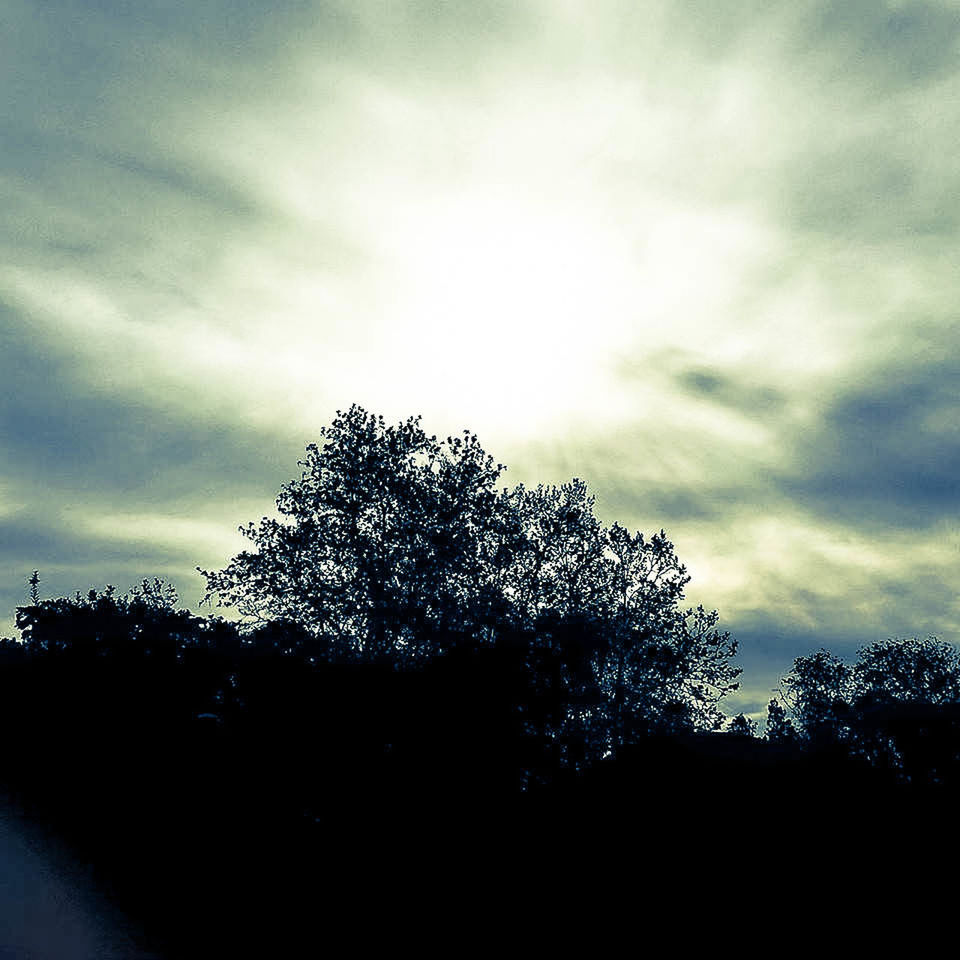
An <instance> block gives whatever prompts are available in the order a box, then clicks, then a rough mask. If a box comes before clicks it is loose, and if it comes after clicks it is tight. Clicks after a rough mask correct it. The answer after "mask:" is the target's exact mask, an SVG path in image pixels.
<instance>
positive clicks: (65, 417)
mask: <svg viewBox="0 0 960 960" xmlns="http://www.w3.org/2000/svg"><path fill="white" fill-rule="evenodd" d="M0 310H2V311H3V312H2V314H0V317H2V322H0V382H2V383H3V385H4V394H5V401H4V403H3V405H2V406H0V451H2V455H3V460H4V475H5V478H7V479H8V480H12V481H14V482H15V483H16V486H17V489H19V490H22V491H26V492H28V493H29V494H30V495H31V496H32V497H37V496H41V497H42V496H45V495H50V494H51V492H52V491H57V495H58V496H67V497H69V496H75V497H77V498H78V499H79V500H81V501H84V502H89V501H91V500H98V501H100V502H107V501H109V500H110V499H112V498H115V497H116V496H118V495H120V496H124V497H127V498H131V500H132V502H134V503H150V504H153V505H157V504H162V503H169V502H171V501H174V500H176V501H179V502H190V503H199V502H201V501H203V500H204V499H205V498H211V497H214V498H224V497H237V496H250V495H256V494H257V493H261V492H264V491H275V489H276V486H277V482H276V481H277V477H278V476H283V475H284V473H286V474H287V475H288V476H289V475H290V474H291V471H295V461H296V458H297V456H298V455H299V453H300V452H301V451H302V448H303V444H301V443H298V442H297V441H295V440H293V439H292V438H291V437H289V436H281V435H275V434H270V433H266V432H264V431H261V430H257V429H256V428H251V427H250V426H249V425H245V424H242V423H237V422H227V421H225V420H222V419H217V418H215V417H211V416H209V415H208V414H207V413H206V412H205V409H204V407H203V405H202V400H200V399H199V395H198V399H197V406H196V408H195V409H193V410H190V409H189V408H188V409H186V410H184V408H183V404H182V403H170V404H169V406H168V407H166V408H164V407H162V406H157V405H154V404H151V403H150V402H148V401H147V400H146V399H145V397H142V396H138V395H137V394H135V393H134V394H131V393H124V392H120V393H117V392H113V391H111V390H110V389H109V388H107V387H105V386H103V385H102V383H101V384H100V385H98V382H97V381H98V374H99V371H98V370H97V369H96V367H95V366H91V365H89V360H87V359H86V357H85V356H84V354H81V353H79V352H77V351H75V349H74V348H73V347H72V345H71V344H70V343H69V341H67V340H64V341H62V342H60V343H51V342H49V341H48V340H47V339H46V337H45V336H43V335H42V334H41V333H40V332H39V330H38V329H36V328H34V329H31V326H30V325H29V323H28V321H27V320H26V319H25V318H24V317H22V316H20V315H18V314H17V313H16V312H15V311H14V310H13V309H12V308H11V307H10V306H6V307H3V306H2V305H0ZM109 362H113V361H112V360H111V361H109ZM198 394H199V392H198ZM309 439H311V438H304V442H306V441H307V440H309Z"/></svg>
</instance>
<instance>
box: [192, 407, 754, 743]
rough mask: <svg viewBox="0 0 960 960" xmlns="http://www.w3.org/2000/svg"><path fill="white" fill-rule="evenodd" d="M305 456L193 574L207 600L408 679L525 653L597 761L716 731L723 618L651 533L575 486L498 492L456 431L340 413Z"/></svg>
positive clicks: (726, 642) (726, 648)
mask: <svg viewBox="0 0 960 960" xmlns="http://www.w3.org/2000/svg"><path fill="white" fill-rule="evenodd" d="M321 437H322V442H321V443H319V444H312V445H310V446H308V447H307V451H306V457H305V459H304V460H302V461H301V462H300V466H301V467H302V472H301V475H300V478H299V479H296V480H293V481H291V482H290V483H288V484H286V485H285V486H284V487H283V488H282V489H281V491H280V494H279V496H278V498H277V501H276V503H277V511H278V513H279V518H269V517H264V518H262V519H261V520H260V522H259V523H256V524H254V523H251V524H249V525H248V526H246V527H243V528H241V530H242V532H243V533H244V534H245V536H246V537H247V538H248V539H249V540H250V541H251V543H252V549H250V550H247V551H244V552H242V553H240V554H239V555H237V556H236V557H234V558H233V559H232V561H231V562H230V563H229V564H228V565H227V566H226V567H225V568H224V569H222V570H219V571H201V573H202V574H203V576H204V577H205V578H206V580H207V595H206V600H208V601H212V600H214V598H216V601H217V602H218V603H221V604H225V605H227V606H231V607H235V608H236V609H237V610H238V611H239V612H240V613H241V614H242V615H243V616H244V617H245V618H246V620H247V621H248V622H250V623H253V624H263V623H266V622H268V621H271V620H277V619H283V620H289V621H294V622H296V623H298V624H300V625H302V626H303V627H304V628H306V629H307V630H309V631H310V632H311V633H312V634H313V635H314V636H315V637H316V638H317V640H318V641H319V642H320V643H319V646H320V647H322V648H323V649H325V650H326V656H327V657H328V658H329V659H332V660H341V659H353V660H358V661H378V662H388V663H393V664H395V665H396V666H403V665H409V664H414V663H417V662H422V661H424V660H426V659H429V658H430V657H431V656H434V655H436V654H439V653H442V652H443V651H444V650H446V649H449V648H451V647H455V646H458V645H464V644H466V645H470V646H477V645H481V646H482V645H489V644H493V643H496V642H498V641H501V642H505V641H506V638H508V637H510V638H513V642H516V640H517V638H518V637H520V638H522V639H523V642H524V643H525V644H526V645H527V646H528V647H529V649H530V651H531V658H530V659H531V663H532V662H533V661H534V660H535V659H537V657H540V660H541V661H542V655H543V653H544V651H550V653H551V656H552V657H553V659H554V660H555V661H557V660H558V661H559V662H560V663H561V666H560V667H559V669H560V673H561V675H562V676H561V678H560V681H559V683H560V686H561V687H562V688H563V690H564V691H565V693H564V695H565V696H566V697H567V700H568V709H566V710H565V711H564V719H563V723H564V724H565V725H569V724H574V725H579V727H580V728H581V729H583V730H584V731H587V730H589V731H591V736H592V737H593V738H594V740H595V742H596V743H597V744H598V749H599V744H601V743H603V744H605V745H606V747H607V748H610V747H612V746H615V745H616V744H617V743H622V742H623V741H624V740H625V739H629V738H630V737H632V736H635V735H639V734H641V733H643V732H648V731H649V730H651V729H716V728H718V727H719V726H720V725H721V724H722V722H723V719H724V718H723V714H722V712H721V711H720V709H719V704H720V701H721V700H722V698H723V697H724V696H725V695H726V694H727V693H728V692H730V691H731V690H733V689H735V688H736V686H737V681H736V677H737V676H738V674H739V672H740V671H739V669H738V668H736V667H735V666H733V664H732V659H733V657H734V655H735V653H736V642H735V641H734V640H733V639H732V638H731V637H730V635H729V634H727V633H722V632H720V631H718V630H717V629H716V627H717V623H718V616H717V614H716V612H708V611H706V610H704V609H703V608H702V607H700V608H697V609H695V610H694V609H687V610H685V609H683V608H682V607H681V606H680V604H681V602H682V600H683V598H684V588H685V587H686V585H687V583H688V582H689V579H690V578H689V575H688V574H687V571H686V568H685V567H684V566H683V565H682V564H681V563H680V562H679V560H678V559H677V557H676V554H675V551H674V547H673V544H672V543H671V542H670V540H669V539H668V538H667V536H666V534H665V533H664V532H663V531H660V532H659V533H658V534H655V535H653V536H652V537H649V538H648V537H646V536H645V535H644V534H642V533H631V532H629V531H628V530H626V529H625V528H623V527H622V526H620V525H619V524H613V525H612V526H609V527H608V526H604V525H603V524H602V523H601V522H600V520H599V519H598V518H597V516H596V514H595V512H594V507H595V503H594V498H593V497H592V496H591V495H590V494H589V492H588V490H587V487H586V484H585V483H583V481H581V480H576V479H575V480H573V481H571V482H570V483H566V484H561V485H559V486H538V487H536V488H535V489H527V488H525V487H523V486H522V485H520V486H517V487H514V488H512V489H511V488H505V487H502V486H498V481H499V480H500V477H501V474H502V471H503V470H504V467H503V465H502V464H499V463H496V462H495V461H494V460H493V459H492V458H491V457H490V456H489V455H488V454H487V453H486V452H485V451H484V450H483V449H482V447H481V446H480V443H479V441H478V440H477V437H476V436H475V435H473V434H471V433H469V432H468V431H465V432H464V433H463V434H462V435H460V436H457V437H447V438H446V439H445V440H438V439H437V437H435V436H431V435H428V434H427V433H426V431H425V430H424V429H423V427H422V426H421V423H420V418H419V417H411V418H409V419H408V420H406V421H403V422H401V423H399V424H396V425H388V424H387V423H386V422H385V421H384V419H383V417H380V416H376V415H374V414H371V413H368V412H367V411H366V410H364V409H363V408H362V407H359V406H356V405H354V406H352V407H351V408H350V409H349V410H348V411H346V412H338V414H337V416H336V418H335V420H334V421H333V423H332V424H331V425H330V426H328V427H325V428H324V429H323V430H321Z"/></svg>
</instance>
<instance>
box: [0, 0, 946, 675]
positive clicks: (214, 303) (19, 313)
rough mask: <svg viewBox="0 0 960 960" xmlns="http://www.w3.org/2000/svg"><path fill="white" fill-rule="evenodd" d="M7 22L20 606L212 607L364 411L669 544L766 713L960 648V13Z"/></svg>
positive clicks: (597, 7)
mask: <svg viewBox="0 0 960 960" xmlns="http://www.w3.org/2000/svg"><path fill="white" fill-rule="evenodd" d="M0 18H2V21H3V22H2V29H0V37H2V39H0V83H2V84H3V89H4V90H5V96H4V97H3V98H0V124H2V127H3V130H4V137H3V140H2V141H0V195H2V202H3V204H4V217H3V219H2V222H0V300H2V303H3V304H4V307H3V313H2V316H0V348H2V349H0V372H2V375H3V377H4V385H5V389H4V403H3V407H2V410H0V426H2V433H0V456H2V458H3V470H2V478H3V484H2V487H0V493H2V496H3V504H4V505H3V507H2V510H0V516H2V517H3V520H4V522H5V523H7V524H8V526H7V527H6V529H7V531H8V535H7V539H6V540H5V541H4V543H5V547H4V550H3V556H4V570H5V571H6V572H5V576H6V578H7V580H8V581H9V582H10V583H14V582H17V583H19V579H22V577H23V576H25V575H26V574H27V573H29V571H30V570H31V569H32V568H33V567H34V566H37V565H38V564H40V562H41V560H42V561H43V562H44V563H45V564H51V563H53V559H52V556H53V553H54V552H55V546H56V544H57V543H60V542H62V544H63V548H62V556H63V557H67V556H69V557H71V558H73V559H71V560H70V561H69V564H67V565H68V566H69V565H70V564H75V565H74V566H70V569H71V570H72V571H73V572H74V573H75V574H76V575H77V576H80V575H81V574H82V575H83V576H84V577H90V578H93V579H102V577H101V574H103V575H104V576H105V575H106V573H107V572H108V568H109V562H108V561H107V559H106V557H107V556H116V557H118V558H119V557H121V555H122V556H124V557H126V560H125V561H124V564H122V566H124V569H126V570H128V571H129V573H130V579H131V580H133V579H136V578H137V577H139V576H141V575H151V574H152V572H153V571H152V570H151V569H148V567H149V566H150V564H151V563H152V564H156V565H160V566H163V567H164V568H165V569H170V570H182V572H183V577H184V578H189V577H190V576H191V574H190V570H191V569H192V566H193V563H189V564H188V563H187V559H186V555H187V554H188V553H189V552H190V550H189V544H190V543H191V542H195V544H196V560H195V562H198V563H200V562H208V560H207V558H209V557H211V556H212V555H214V554H216V553H217V552H218V551H223V550H225V549H227V540H221V539H220V538H218V537H217V536H216V535H215V534H214V528H215V527H216V525H217V524H218V523H219V522H220V520H221V519H223V521H224V523H225V529H226V530H227V531H228V532H227V533H225V534H224V537H227V538H228V539H229V538H230V537H232V536H233V533H232V530H233V528H234V526H235V524H236V522H239V520H242V519H247V518H252V517H254V516H257V515H259V514H261V513H263V512H266V511H267V510H268V509H269V507H270V501H271V498H272V496H273V495H274V493H275V491H276V489H277V487H278V486H279V484H280V483H281V482H282V481H283V480H284V479H286V478H288V477H290V476H292V475H293V474H294V473H295V472H296V464H295V460H296V458H297V456H298V455H299V452H300V451H301V450H302V447H303V445H304V444H305V443H306V442H308V441H309V440H312V439H315V437H316V432H317V430H318V428H319V426H320V425H322V424H323V423H325V422H327V421H328V420H329V419H330V417H331V415H332V413H333V411H334V409H335V408H336V407H338V406H344V405H347V404H349V403H350V402H352V401H355V400H356V401H359V402H361V403H364V404H366V405H368V406H369V407H371V408H373V409H376V410H379V411H382V412H384V413H386V414H387V415H389V416H394V417H401V416H406V415H409V414H411V413H415V412H422V413H423V414H424V415H425V418H426V420H427V421H428V422H429V425H430V426H431V428H432V429H434V430H436V431H437V432H441V431H445V430H451V429H458V428H460V427H461V426H469V427H471V428H473V429H476V430H477V431H478V432H479V433H480V436H481V440H482V441H483V442H484V444H485V445H486V446H487V448H488V449H490V450H491V452H493V453H494V454H495V455H496V456H497V457H498V459H502V460H505V461H506V462H507V463H509V464H510V466H511V473H510V477H511V479H514V480H519V479H523V480H527V481H532V482H537V481H540V480H545V481H551V480H562V479H565V478H567V477H569V476H571V475H581V476H584V477H585V478H586V479H587V480H588V481H589V482H590V483H591V485H592V486H594V487H595V488H596V489H597V491H598V493H599V495H600V503H601V508H602V509H603V511H604V512H605V516H607V518H608V519H611V520H612V519H620V520H622V521H624V522H627V523H631V524H633V525H638V526H641V527H643V528H645V529H650V528H659V527H660V526H664V527H666V528H667V529H668V531H669V532H671V533H672V534H673V535H674V536H675V539H676V541H677V545H678V548H679V550H680V553H681V556H682V557H685V558H686V559H688V560H689V562H690V566H691V570H692V572H694V574H695V577H696V580H695V583H694V587H695V589H696V590H697V592H698V594H699V595H700V596H702V598H703V600H704V602H706V603H708V604H710V605H716V606H719V607H720V608H721V612H728V613H729V620H730V625H731V627H733V628H734V629H736V628H738V627H739V628H741V629H742V630H743V632H744V636H745V637H748V638H749V643H747V644H745V647H746V648H747V649H746V655H747V658H748V660H749V658H750V657H752V658H753V663H754V665H755V666H756V669H757V671H758V674H757V677H758V679H757V681H756V683H757V684H758V689H761V688H764V687H769V680H770V676H771V671H772V670H774V669H778V670H779V669H782V666H784V665H786V664H787V663H788V661H789V658H790V656H792V655H794V652H795V651H797V650H798V649H799V648H800V647H801V646H803V644H805V643H807V642H808V641H809V642H810V643H815V642H816V640H817V638H820V637H823V638H826V639H830V638H834V639H838V638H839V639H840V640H842V639H843V638H852V637H853V636H854V634H856V633H857V632H858V631H861V632H862V634H863V639H864V640H869V639H874V638H875V637H876V636H877V634H886V633H888V632H891V633H892V632H900V631H904V632H923V631H926V630H928V629H930V630H937V631H938V632H940V633H941V634H943V635H944V636H947V637H948V638H950V639H960V633H957V632H956V631H957V624H958V621H957V615H956V609H955V606H954V605H953V602H952V600H951V599H950V590H949V584H950V582H951V579H952V578H953V575H954V571H955V563H956V546H957V543H956V539H957V538H956V526H955V523H954V521H953V516H954V515H955V513H956V509H955V508H956V498H957V494H956V489H957V488H956V485H955V484H954V483H953V482H952V477H953V476H954V475H955V474H956V468H957V449H958V444H957V433H956V428H955V426H954V423H955V421H956V416H955V414H956V401H955V397H956V395H957V386H958V382H957V381H958V370H960V367H958V364H957V362H956V361H955V360H954V359H953V357H954V353H955V350H953V348H952V346H953V344H954V343H955V340H956V336H955V334H956V319H955V318H956V310H955V304H956V302H957V299H958V294H960V289H958V288H960V280H958V279H957V276H956V270H955V263H954V262H953V260H954V258H953V257H952V256H951V254H952V250H951V240H952V238H953V236H954V235H955V233H956V228H957V219H958V210H960V208H958V204H957V201H956V196H957V193H958V191H957V188H958V186H960V160H958V159H957V156H956V151H955V149H954V147H955V144H956V142H957V141H958V136H960V129H958V125H960V112H958V111H957V110H956V109H955V106H956V104H957V103H958V102H960V75H958V74H957V71H956V70H955V63H956V55H957V50H958V44H960V9H958V8H957V6H956V4H955V3H953V2H947V0H943V2H913V0H899V2H893V0H890V2H885V3H884V2H877V0H869V2H868V0H862V2H861V0H851V2H846V3H843V4H837V3H833V2H827V0H800V2H793V3H785V2H784V3H769V2H767V3H759V2H758V3H753V2H741V3H737V4H716V3H709V2H706V0H685V2H676V0H673V2H666V0H663V2H651V3H646V4H642V5H637V4H635V3H626V2H616V0H603V2H593V3H590V4H586V3H576V2H570V3H558V2H554V0H549V2H548V0H528V2H524V3H506V2H503V3H500V2H469V3H467V2H454V3H444V4H436V3H432V2H426V0H423V2H407V3H401V4H382V3H378V2H373V0H351V2H346V0H343V2H315V3H302V2H297V3H294V2H280V3H270V4H266V3H257V2H247V3H235V2H231V3H221V2H211V3H205V4H187V3H160V2H152V0H146V2H143V3H138V4H135V5H130V4H122V3H112V2H99V3H84V4H79V3H74V2H67V0H63V2H51V3H45V4H33V3H26V2H19V0H5V2H4V3H3V4H2V5H0ZM261 501H262V504H263V506H262V507H256V506H255V504H256V503H258V502H261ZM66 504H71V505H72V506H71V509H70V510H69V511H68V510H66V507H65V505H66ZM250 510H253V512H252V513H250ZM244 511H246V514H249V517H248V516H246V515H244V516H240V517H239V518H238V517H237V514H240V513H242V512H244ZM112 518H113V519H112ZM124 518H126V519H124ZM114 521H115V522H114ZM31 530H32V531H34V533H33V534H30V532H29V531H31ZM172 531H176V534H175V535H174V534H173V533H172ZM58 538H60V539H58ZM147 541H149V542H151V543H153V544H154V545H155V551H156V552H155V553H150V552H149V550H148V549H147ZM230 542H232V541H230ZM82 544H87V545H88V548H89V549H88V555H89V558H90V559H89V560H81V558H80V554H81V553H82V552H83V548H82V546H81V545H82ZM111 544H112V546H110V545H111ZM111 551H113V552H112V553H111ZM124 551H127V553H124ZM98 556H99V557H102V558H104V559H102V560H98V559H96V557H98ZM137 557H140V559H139V560H138V559H136V558H137ZM222 559H226V556H224V557H223V558H222ZM111 562H112V561H111ZM209 562H211V564H216V562H217V561H216V560H215V559H213V560H210V561H209ZM64 563H65V564H66V563H67V561H64ZM65 575H66V574H65ZM112 575H113V573H111V576H112ZM18 578H19V579H18ZM84 585H85V584H84ZM67 586H68V588H69V585H67ZM77 586H81V584H77ZM121 586H122V584H121ZM11 589H12V588H11ZM185 592H188V591H185ZM2 599H4V598H3V597H0V600H2ZM764 636H773V637H779V638H780V639H779V640H776V642H774V641H769V642H768V641H765V640H764V639H763V637H764ZM838 642H839V641H838ZM844 642H846V641H844ZM851 642H852V641H851ZM777 651H780V653H779V654H778V653H777ZM778 656H780V662H781V664H782V665H781V666H776V667H774V663H775V662H776V661H777V657H778Z"/></svg>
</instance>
